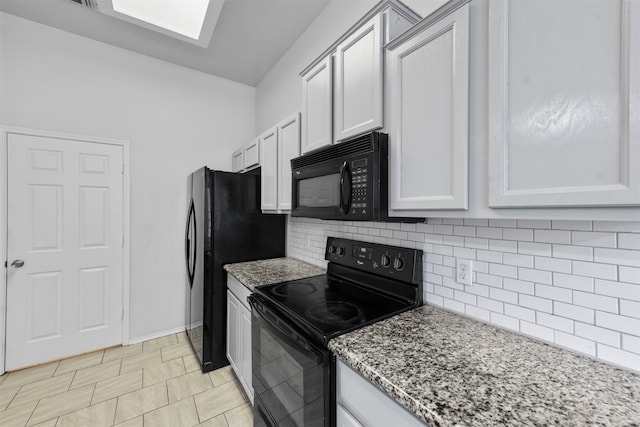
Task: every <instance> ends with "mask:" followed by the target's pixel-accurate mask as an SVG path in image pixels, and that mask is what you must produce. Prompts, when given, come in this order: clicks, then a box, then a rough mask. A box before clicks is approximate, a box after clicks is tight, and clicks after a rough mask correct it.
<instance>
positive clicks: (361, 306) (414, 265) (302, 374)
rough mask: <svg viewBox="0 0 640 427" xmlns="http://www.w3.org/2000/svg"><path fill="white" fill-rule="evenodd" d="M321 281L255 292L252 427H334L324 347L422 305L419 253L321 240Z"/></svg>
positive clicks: (331, 374) (331, 369)
mask: <svg viewBox="0 0 640 427" xmlns="http://www.w3.org/2000/svg"><path fill="white" fill-rule="evenodd" d="M325 259H326V260H328V261H329V264H328V266H327V274H325V275H320V276H313V277H309V278H305V279H300V280H294V281H289V282H282V283H275V284H272V285H265V286H259V287H257V288H256V289H255V292H254V294H253V295H252V296H251V297H249V302H250V303H251V306H252V346H253V349H252V369H253V376H252V380H253V387H254V401H255V404H254V425H256V426H262V425H265V426H324V427H326V426H333V425H335V362H334V358H333V357H332V355H331V352H330V351H329V350H328V349H327V343H328V342H329V340H330V339H332V338H334V337H336V336H338V335H341V334H344V333H347V332H350V331H352V330H355V329H358V328H361V327H363V326H366V325H369V324H372V323H375V322H377V321H380V320H382V319H385V318H388V317H390V316H393V315H396V314H399V313H401V312H404V311H407V310H410V309H412V308H414V307H418V306H420V305H421V304H422V251H421V250H419V249H409V248H401V247H397V246H387V245H381V244H375V243H369V242H360V241H354V240H348V239H341V238H334V237H329V238H327V245H326V251H325Z"/></svg>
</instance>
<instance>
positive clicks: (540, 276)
mask: <svg viewBox="0 0 640 427" xmlns="http://www.w3.org/2000/svg"><path fill="white" fill-rule="evenodd" d="M518 278H519V279H522V280H528V281H530V282H536V283H544V284H546V285H550V284H552V283H553V275H552V274H551V272H550V271H543V270H534V269H533V268H522V267H518Z"/></svg>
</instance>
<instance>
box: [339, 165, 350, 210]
mask: <svg viewBox="0 0 640 427" xmlns="http://www.w3.org/2000/svg"><path fill="white" fill-rule="evenodd" d="M345 193H346V194H345ZM338 207H339V209H340V212H342V213H343V214H345V215H346V214H348V213H349V211H350V210H351V168H350V167H349V163H348V162H343V163H342V166H340V204H339V206H338Z"/></svg>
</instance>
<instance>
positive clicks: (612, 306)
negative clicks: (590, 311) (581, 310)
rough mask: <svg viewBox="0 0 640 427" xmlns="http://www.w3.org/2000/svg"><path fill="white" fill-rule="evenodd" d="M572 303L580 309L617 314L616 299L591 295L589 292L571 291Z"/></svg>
mask: <svg viewBox="0 0 640 427" xmlns="http://www.w3.org/2000/svg"><path fill="white" fill-rule="evenodd" d="M573 303H574V304H575V305H577V306H581V307H589V308H594V309H596V310H601V311H608V312H609V313H616V314H617V313H618V298H611V297H607V296H604V295H599V294H592V293H590V292H580V291H573Z"/></svg>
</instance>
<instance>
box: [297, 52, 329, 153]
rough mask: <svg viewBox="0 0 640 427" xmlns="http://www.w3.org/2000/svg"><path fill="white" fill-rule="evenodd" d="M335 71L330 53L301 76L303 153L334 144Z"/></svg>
mask: <svg viewBox="0 0 640 427" xmlns="http://www.w3.org/2000/svg"><path fill="white" fill-rule="evenodd" d="M332 74H333V70H332V60H331V56H328V57H327V58H325V59H324V60H323V61H322V62H320V63H319V64H318V65H316V66H315V67H313V68H312V69H311V70H309V71H308V72H307V73H306V74H305V75H303V76H302V116H303V117H304V121H303V123H302V147H301V152H302V154H305V153H308V152H310V151H314V150H317V149H319V148H322V147H326V146H329V145H331V143H332V133H331V131H332V129H331V121H332V117H331V112H332V100H333V97H332V90H333V89H332V87H333V86H332Z"/></svg>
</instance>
